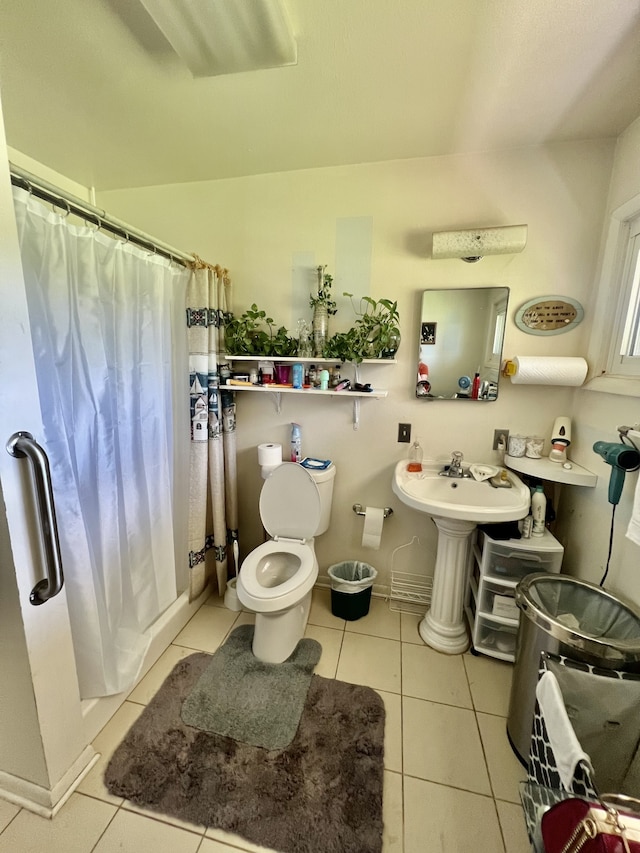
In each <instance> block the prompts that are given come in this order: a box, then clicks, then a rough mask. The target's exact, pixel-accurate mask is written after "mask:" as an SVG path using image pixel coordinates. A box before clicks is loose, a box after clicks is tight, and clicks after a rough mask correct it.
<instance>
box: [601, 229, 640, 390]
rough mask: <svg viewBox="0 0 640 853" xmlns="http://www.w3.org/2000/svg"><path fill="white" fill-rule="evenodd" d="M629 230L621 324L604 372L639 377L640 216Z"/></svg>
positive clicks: (618, 326) (622, 283)
mask: <svg viewBox="0 0 640 853" xmlns="http://www.w3.org/2000/svg"><path fill="white" fill-rule="evenodd" d="M628 228H629V231H628V235H627V237H626V240H625V242H626V252H625V255H624V262H623V264H622V270H621V277H620V297H619V303H620V314H619V316H620V321H619V322H618V323H617V324H616V334H615V335H614V336H613V346H612V348H611V352H610V354H609V360H608V364H607V368H608V369H607V373H613V374H618V375H622V376H629V375H631V376H640V216H636V217H635V219H633V220H631V221H630V222H629V223H628Z"/></svg>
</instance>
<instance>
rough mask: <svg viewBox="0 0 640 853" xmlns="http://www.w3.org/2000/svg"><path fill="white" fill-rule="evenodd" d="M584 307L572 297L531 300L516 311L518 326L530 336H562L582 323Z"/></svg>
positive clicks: (549, 297)
mask: <svg viewBox="0 0 640 853" xmlns="http://www.w3.org/2000/svg"><path fill="white" fill-rule="evenodd" d="M583 317H584V310H583V308H582V305H580V303H579V302H577V301H576V300H575V299H571V297H570V296H541V297H538V298H537V299H530V300H529V301H528V302H525V303H524V305H521V306H520V308H518V310H517V311H516V317H515V320H516V326H517V327H518V328H519V329H521V330H522V331H523V332H526V333H527V334H528V335H561V334H562V333H563V332H568V331H569V329H573V328H574V327H575V326H577V325H578V323H580V322H581V321H582V318H583Z"/></svg>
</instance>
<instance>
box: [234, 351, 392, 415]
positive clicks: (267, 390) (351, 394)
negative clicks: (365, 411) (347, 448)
mask: <svg viewBox="0 0 640 853" xmlns="http://www.w3.org/2000/svg"><path fill="white" fill-rule="evenodd" d="M224 359H225V361H230V362H234V361H245V362H246V361H253V362H256V363H257V362H258V361H277V362H279V363H282V364H296V363H302V364H345V363H351V364H353V366H354V371H355V381H356V382H359V381H360V380H359V368H360V364H372V365H383V364H384V365H386V364H396V359H395V358H365V359H363V360H362V361H361V362H359V363H358V364H356V363H355V362H344V361H341V360H340V359H339V358H297V357H296V356H283V357H281V356H258V355H225V356H224ZM221 387H222V388H228V389H229V390H230V391H249V392H252V393H254V394H255V393H257V394H268V395H270V396H271V397H272V399H273V400H274V402H275V405H276V411H277V413H278V414H280V411H281V408H282V395H283V394H302V395H304V397H306V398H312V397H314V398H315V397H332V398H333V399H334V400H345V399H346V400H351V402H352V403H353V428H354V429H358V427H359V426H360V401H361V400H362V398H363V397H369V398H370V399H373V400H382V399H384V398H385V397H386V396H387V395H388V393H389V392H388V391H386V390H383V389H381V390H378V391H336V390H335V389H333V388H331V389H327V390H326V391H322V390H320V389H319V388H288V387H282V386H281V385H277V386H275V387H274V386H273V385H232V384H230V383H228V382H227V383H225V384H224V385H221Z"/></svg>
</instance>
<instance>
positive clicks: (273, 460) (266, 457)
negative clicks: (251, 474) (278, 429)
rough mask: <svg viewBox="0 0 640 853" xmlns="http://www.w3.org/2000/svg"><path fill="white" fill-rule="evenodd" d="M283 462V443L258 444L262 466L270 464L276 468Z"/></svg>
mask: <svg viewBox="0 0 640 853" xmlns="http://www.w3.org/2000/svg"><path fill="white" fill-rule="evenodd" d="M281 464H282V445H281V444H259V445H258V465H260V467H261V468H264V467H265V466H270V467H271V468H275V467H276V466H277V465H281Z"/></svg>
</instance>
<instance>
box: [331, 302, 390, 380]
mask: <svg viewBox="0 0 640 853" xmlns="http://www.w3.org/2000/svg"><path fill="white" fill-rule="evenodd" d="M343 295H344V296H348V297H349V298H350V299H351V304H352V305H353V310H354V312H355V314H356V316H357V319H356V322H355V323H354V325H353V326H352V328H351V329H349V331H348V332H339V333H338V334H337V335H334V336H333V337H332V338H331V339H330V341H329V343H328V345H327V348H326V351H327V353H328V355H329V357H332V358H340V359H342V360H343V361H354V362H356V363H358V362H361V361H362V360H363V359H364V358H393V357H394V356H395V354H396V352H397V350H398V347H399V346H400V326H399V323H400V315H399V313H398V303H397V302H392V301H391V300H390V299H378V300H376V299H372V298H371V297H370V296H362V297H361V298H360V302H359V305H358V306H357V307H356V305H355V304H354V301H353V299H354V297H353V294H352V293H346V292H345V293H344V294H343Z"/></svg>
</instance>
